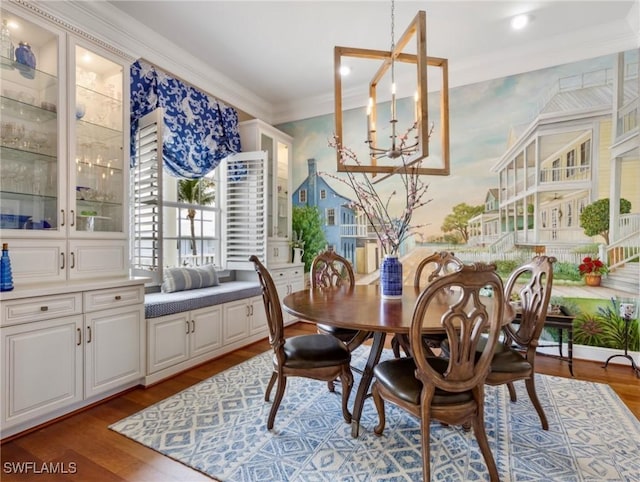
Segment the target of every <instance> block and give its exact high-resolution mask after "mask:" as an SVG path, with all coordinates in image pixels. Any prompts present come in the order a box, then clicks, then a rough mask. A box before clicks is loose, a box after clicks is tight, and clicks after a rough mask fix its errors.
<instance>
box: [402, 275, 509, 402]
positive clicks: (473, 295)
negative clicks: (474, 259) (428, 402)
mask: <svg viewBox="0 0 640 482" xmlns="http://www.w3.org/2000/svg"><path fill="white" fill-rule="evenodd" d="M495 268H496V267H495V265H493V264H484V263H474V264H470V265H464V266H463V267H462V268H461V269H460V270H459V271H457V272H454V273H451V274H449V275H448V276H443V277H441V278H437V279H435V280H434V281H433V282H432V283H431V284H429V285H428V286H427V288H426V289H425V290H424V291H423V292H422V293H421V294H420V296H419V297H418V300H417V301H416V306H415V309H414V314H413V320H412V323H411V330H410V334H409V337H410V344H411V350H412V352H413V354H414V360H415V363H416V367H417V370H416V377H417V378H418V379H419V380H420V381H421V382H422V384H423V385H424V386H425V387H431V389H430V391H431V393H433V389H434V388H433V387H434V386H435V387H437V388H440V389H442V390H445V391H447V392H463V391H466V390H471V389H473V388H474V387H478V386H479V385H483V384H484V380H485V378H486V376H487V374H488V373H489V367H490V364H491V359H492V356H493V350H494V348H495V344H496V342H497V340H498V337H499V336H500V328H501V326H502V317H503V311H504V295H503V292H504V291H503V288H504V287H503V284H502V280H501V278H500V277H499V276H498V274H497V273H496V271H495ZM485 287H491V288H492V289H493V291H494V296H493V297H492V298H487V297H484V296H481V295H480V293H481V292H482V291H483V289H484V288H485ZM442 297H446V298H447V303H448V304H449V308H448V309H447V310H446V311H445V312H444V313H443V315H442V316H441V319H440V323H441V324H442V325H443V326H444V328H445V330H446V333H447V339H448V343H449V350H450V352H449V353H450V356H449V360H448V368H447V370H446V371H444V372H443V373H441V372H440V371H438V370H436V369H434V368H433V367H432V365H431V364H430V363H429V362H428V361H427V352H426V351H425V348H424V345H423V343H422V338H423V333H422V325H423V321H424V319H425V313H427V311H428V308H429V306H430V305H431V304H432V303H436V304H439V303H442V300H441V298H442ZM485 333H487V334H488V339H487V342H486V344H484V348H483V349H482V352H481V353H480V356H478V354H477V353H476V350H477V349H479V346H482V345H481V344H480V340H481V338H482V335H483V334H485Z"/></svg>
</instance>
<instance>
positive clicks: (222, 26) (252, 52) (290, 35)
mask: <svg viewBox="0 0 640 482" xmlns="http://www.w3.org/2000/svg"><path fill="white" fill-rule="evenodd" d="M108 3H109V4H111V6H113V7H115V8H117V9H118V13H119V17H118V18H119V20H118V21H123V22H125V23H126V22H128V21H129V20H130V19H127V18H126V16H125V15H122V13H126V14H127V15H130V16H131V17H133V18H134V19H136V20H138V21H139V22H141V23H143V24H144V25H145V26H146V27H148V28H150V29H151V30H153V31H155V32H156V33H157V34H160V35H161V36H162V37H164V38H165V39H166V40H168V41H170V42H172V43H173V44H175V46H177V47H179V48H181V49H183V50H184V51H186V52H188V54H190V55H191V56H193V58H195V59H197V60H199V61H201V62H202V63H203V64H204V65H207V66H209V67H210V68H213V69H214V70H215V71H217V72H220V73H222V74H223V76H225V77H227V78H228V79H230V80H231V81H232V82H234V83H237V84H238V85H239V86H241V87H243V88H244V89H247V90H248V91H250V92H252V93H254V94H255V95H256V96H257V98H258V99H259V101H260V102H258V103H256V105H257V104H261V106H260V107H256V108H253V107H252V105H251V102H248V101H246V100H245V101H244V104H243V99H240V98H238V99H228V98H227V99H225V98H223V100H226V101H227V102H229V103H231V104H233V105H235V106H236V107H238V108H240V109H242V110H244V111H246V112H248V113H249V114H251V115H256V116H261V117H263V118H264V117H267V118H266V119H265V120H267V121H270V122H272V123H274V124H276V123H280V122H284V121H288V120H295V119H300V118H305V117H310V116H313V115H319V114H323V113H326V112H331V111H332V110H333V104H332V102H333V47H334V46H336V45H341V46H349V47H362V48H367V49H380V50H389V46H390V43H391V34H390V14H391V2H390V1H388V0H384V1H313V0H299V1H239V0H236V1H166V0H163V1H128V0H118V1H111V2H108ZM639 5H640V0H619V1H618V0H605V1H572V0H564V1H544V0H532V1H525V0H522V1H521V0H511V1H506V0H504V1H483V0H476V1H472V0H467V1H455V0H448V1H442V0H441V1H432V0H422V1H409V0H397V2H396V6H395V9H396V13H395V18H396V20H395V30H396V39H397V38H398V37H399V36H400V35H401V34H402V32H403V31H404V29H405V28H406V27H407V25H408V24H409V23H410V21H411V20H412V19H413V17H414V16H415V15H416V13H417V11H418V10H425V11H426V13H427V50H428V55H430V56H435V57H445V58H447V59H448V60H449V74H450V82H449V84H450V86H451V87H455V86H456V85H463V84H468V83H471V82H477V81H481V80H486V79H489V78H496V77H502V76H505V75H510V74H514V73H520V72H523V71H527V70H534V69H538V68H543V67H546V66H552V65H557V64H561V63H566V62H570V61H574V60H580V59H584V58H589V57H595V56H598V55H604V54H607V53H613V52H618V51H620V50H626V49H629V48H638V47H639V46H640V33H639V32H640V8H639ZM516 13H529V14H530V15H531V17H532V22H531V23H530V25H529V27H528V28H527V29H526V30H525V31H519V32H514V31H512V30H511V29H510V27H509V20H510V18H511V17H512V16H513V15H514V14H516ZM131 35H135V33H131ZM147 45H149V44H147ZM165 46H166V45H165ZM148 48H151V49H153V48H155V49H157V50H158V51H160V50H162V48H163V47H162V45H160V44H156V45H151V47H148ZM141 54H142V56H145V57H147V58H149V57H153V53H152V52H147V53H145V52H142V53H141ZM189 58H190V57H189ZM149 60H152V61H153V58H150V59H149ZM159 66H160V67H164V68H167V69H168V70H171V66H170V65H159ZM193 68H194V69H196V70H201V68H200V67H198V66H195V67H193ZM200 74H203V72H200ZM204 77H206V73H205V75H204ZM354 77H356V78H357V72H356V73H354ZM186 80H190V79H188V78H187V79H186ZM368 80H369V78H368V74H367V77H366V78H363V79H362V80H361V81H362V83H363V90H364V89H365V88H366V87H365V86H366V82H368ZM201 87H203V88H206V86H201ZM211 93H212V94H214V95H220V94H218V93H217V92H211ZM345 105H346V107H349V105H348V103H347V102H345ZM265 106H266V107H265ZM265 110H266V111H268V112H265Z"/></svg>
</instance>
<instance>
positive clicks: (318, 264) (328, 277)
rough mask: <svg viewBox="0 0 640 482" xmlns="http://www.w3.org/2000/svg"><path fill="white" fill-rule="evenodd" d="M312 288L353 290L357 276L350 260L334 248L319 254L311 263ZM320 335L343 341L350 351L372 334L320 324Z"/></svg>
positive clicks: (318, 326) (318, 327)
mask: <svg viewBox="0 0 640 482" xmlns="http://www.w3.org/2000/svg"><path fill="white" fill-rule="evenodd" d="M310 278H311V288H330V287H340V286H346V287H348V288H353V287H354V286H355V284H356V276H355V274H354V272H353V268H352V266H351V263H350V262H349V260H347V259H346V258H344V257H343V256H340V255H339V254H338V253H336V252H335V251H334V250H333V248H328V249H327V250H325V251H323V252H321V253H319V254H318V255H317V256H316V257H315V258H314V259H313V261H312V262H311V273H310ZM317 329H318V333H322V334H325V335H332V336H335V337H336V338H338V339H339V340H341V341H343V342H344V343H345V344H346V345H347V347H348V349H349V351H353V350H355V349H356V348H358V347H359V346H360V345H361V344H362V343H363V342H364V341H365V340H367V339H368V338H370V336H371V333H368V332H361V331H358V330H350V329H348V328H340V327H337V326H331V325H326V324H322V323H318V325H317Z"/></svg>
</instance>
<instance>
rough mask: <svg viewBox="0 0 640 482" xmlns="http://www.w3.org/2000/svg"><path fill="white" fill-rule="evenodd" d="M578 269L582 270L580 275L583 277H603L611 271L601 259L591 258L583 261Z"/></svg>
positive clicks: (588, 257)
mask: <svg viewBox="0 0 640 482" xmlns="http://www.w3.org/2000/svg"><path fill="white" fill-rule="evenodd" d="M578 269H579V270H580V274H581V275H582V276H584V275H587V274H599V275H603V274H606V273H607V272H608V271H609V269H608V268H607V266H606V265H605V264H604V263H603V262H602V261H601V260H600V258H598V257H595V258H592V257H590V256H587V257H585V258H584V259H583V260H582V263H580V266H578Z"/></svg>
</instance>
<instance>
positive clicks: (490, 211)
mask: <svg viewBox="0 0 640 482" xmlns="http://www.w3.org/2000/svg"><path fill="white" fill-rule="evenodd" d="M499 208H500V197H499V191H498V189H497V188H493V189H489V190H488V191H487V195H486V196H485V198H484V212H483V213H482V214H478V215H477V216H474V217H473V218H471V219H470V220H469V223H468V225H469V241H468V243H467V244H469V245H470V246H488V245H490V244H492V243H495V242H496V241H497V240H498V239H499V238H500V233H501V232H502V231H503V230H501V229H500V225H499V222H500V215H499V212H500V210H499Z"/></svg>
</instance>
